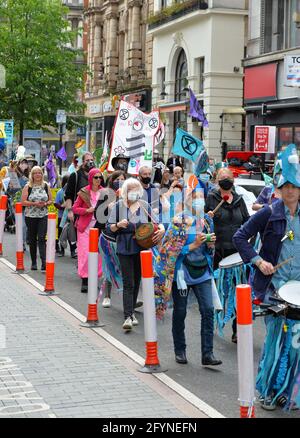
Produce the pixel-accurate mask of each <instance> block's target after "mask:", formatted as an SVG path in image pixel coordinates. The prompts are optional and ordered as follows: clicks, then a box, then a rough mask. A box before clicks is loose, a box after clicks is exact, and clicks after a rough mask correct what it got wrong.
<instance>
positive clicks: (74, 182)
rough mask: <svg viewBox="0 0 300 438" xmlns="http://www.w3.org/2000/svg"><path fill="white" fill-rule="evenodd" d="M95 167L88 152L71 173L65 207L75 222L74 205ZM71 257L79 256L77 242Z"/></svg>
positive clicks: (70, 219)
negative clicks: (77, 167) (76, 168)
mask: <svg viewBox="0 0 300 438" xmlns="http://www.w3.org/2000/svg"><path fill="white" fill-rule="evenodd" d="M94 167H95V162H94V157H93V155H92V153H91V152H86V153H85V154H84V155H83V156H82V165H81V166H80V167H79V169H78V170H77V171H76V172H73V173H72V174H71V175H70V178H69V180H68V183H67V187H66V191H65V201H66V203H65V208H66V209H67V211H68V219H69V221H71V222H73V224H74V222H75V218H74V213H73V210H72V206H73V204H74V202H75V200H76V197H77V194H78V193H79V191H80V190H81V189H83V188H84V187H86V186H87V185H88V183H89V182H88V175H89V171H90V170H91V169H93V168H94ZM71 257H72V258H73V259H76V258H77V254H76V244H72V248H71Z"/></svg>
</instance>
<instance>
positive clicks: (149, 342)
mask: <svg viewBox="0 0 300 438" xmlns="http://www.w3.org/2000/svg"><path fill="white" fill-rule="evenodd" d="M152 257H153V256H152V251H142V252H141V267H142V289H143V302H144V329H145V343H146V360H145V365H144V367H143V368H141V369H140V370H139V371H140V372H142V373H161V372H163V371H166V370H162V368H161V366H160V363H159V359H158V342H157V327H156V316H155V296H154V277H153V266H152Z"/></svg>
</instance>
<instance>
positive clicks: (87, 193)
mask: <svg viewBox="0 0 300 438" xmlns="http://www.w3.org/2000/svg"><path fill="white" fill-rule="evenodd" d="M102 181H103V176H102V174H101V172H100V170H99V169H92V170H90V171H89V174H88V182H89V185H88V186H86V187H84V188H82V189H81V190H80V191H79V192H78V196H77V199H76V201H75V203H74V205H73V213H74V214H75V215H77V216H78V218H77V220H76V222H75V226H76V228H77V255H78V275H79V277H80V278H81V280H82V284H81V292H83V293H86V292H87V291H88V254H89V231H90V229H91V228H93V227H94V225H95V223H96V219H95V218H94V211H95V207H96V205H97V202H98V200H99V197H100V191H101V189H102V186H101V182H102ZM101 275H102V262H101V258H100V257H99V264H98V277H101Z"/></svg>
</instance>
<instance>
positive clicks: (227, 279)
mask: <svg viewBox="0 0 300 438" xmlns="http://www.w3.org/2000/svg"><path fill="white" fill-rule="evenodd" d="M215 277H217V278H218V281H217V288H218V293H219V297H220V301H221V304H222V308H223V311H222V312H219V313H218V314H217V315H216V322H217V327H218V331H219V333H220V335H223V328H224V326H225V325H226V323H227V322H228V321H230V320H231V319H232V318H234V317H235V315H236V296H235V288H236V285H237V284H245V283H248V281H247V266H246V265H244V263H243V260H242V259H241V256H240V254H239V253H238V252H237V253H234V254H231V255H230V256H228V257H225V258H224V259H223V260H221V261H220V263H219V270H218V271H216V273H215Z"/></svg>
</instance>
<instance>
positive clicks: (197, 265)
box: [183, 248, 208, 279]
mask: <svg viewBox="0 0 300 438" xmlns="http://www.w3.org/2000/svg"><path fill="white" fill-rule="evenodd" d="M199 250H200V248H199ZM200 251H201V250H200ZM183 264H184V266H185V267H186V269H187V270H188V273H189V274H190V276H191V277H192V278H193V279H196V278H200V277H202V276H203V275H204V274H205V272H206V270H207V268H208V262H207V259H206V257H205V256H204V255H203V254H202V251H201V253H199V251H197V250H195V251H192V252H190V253H189V254H187V255H186V256H185V257H184V259H183Z"/></svg>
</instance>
